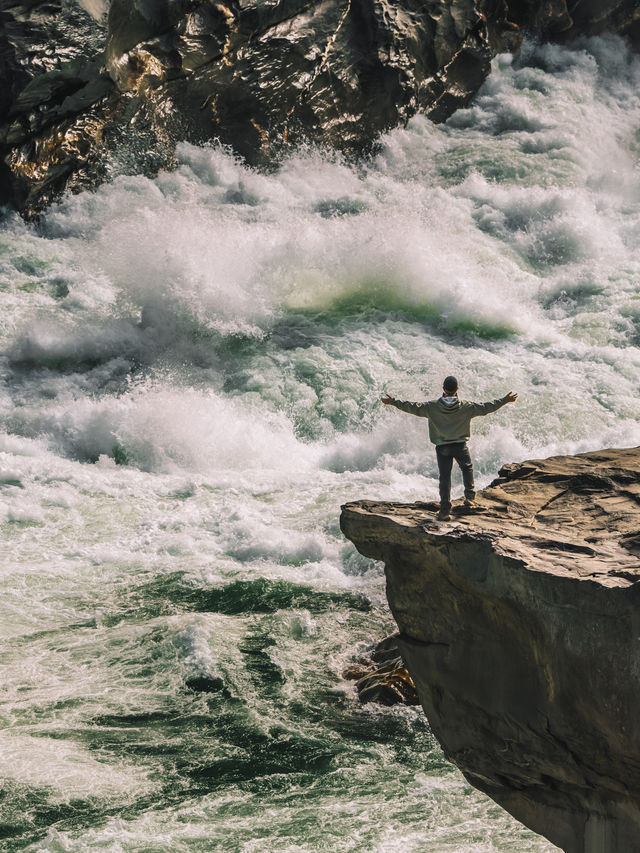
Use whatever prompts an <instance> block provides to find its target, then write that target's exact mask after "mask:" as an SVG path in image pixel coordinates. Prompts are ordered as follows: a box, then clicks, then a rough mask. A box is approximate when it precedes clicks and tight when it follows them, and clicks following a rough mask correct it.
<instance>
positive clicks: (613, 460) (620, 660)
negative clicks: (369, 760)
mask: <svg viewBox="0 0 640 853" xmlns="http://www.w3.org/2000/svg"><path fill="white" fill-rule="evenodd" d="M639 509H640V448H634V449H628V450H605V451H602V452H598V453H587V454H580V455H578V456H571V457H554V458H551V459H545V460H534V461H530V462H524V463H521V464H514V465H506V466H505V467H504V468H503V469H502V470H501V471H500V474H499V478H498V479H497V480H495V481H494V482H493V483H492V484H491V485H490V486H489V487H488V488H487V489H485V490H484V491H483V492H481V493H480V494H479V497H478V507H477V508H476V509H474V510H472V511H468V512H467V513H465V512H464V508H463V507H459V508H457V512H456V508H454V515H453V518H452V520H451V521H450V522H440V523H438V522H437V521H436V520H435V514H434V511H433V509H429V508H428V505H420V504H413V505H412V504H389V503H375V502H372V501H360V502H358V503H352V504H347V505H346V506H345V507H344V508H343V513H342V518H341V525H342V530H343V531H344V533H345V535H346V536H347V537H348V538H349V539H351V540H352V541H353V542H354V544H355V545H356V547H357V548H358V550H359V551H360V552H361V553H363V554H365V555H366V556H368V557H372V558H374V559H378V560H383V561H384V562H385V565H386V573H387V596H388V599H389V603H390V606H391V610H392V612H393V615H394V617H395V619H396V622H397V624H398V627H399V629H400V632H401V633H400V638H399V647H400V649H401V651H402V656H403V658H404V660H405V661H406V663H407V666H408V669H409V672H410V673H411V676H412V677H413V680H414V682H415V685H416V688H417V690H418V695H419V697H420V700H421V702H422V705H423V707H424V710H425V713H426V715H427V717H428V719H429V723H430V725H431V727H432V729H433V731H434V733H435V734H436V736H437V737H438V739H439V740H440V742H441V744H442V746H443V748H444V750H445V753H446V754H447V756H448V757H449V758H450V759H451V760H452V761H453V762H454V763H455V764H457V765H458V767H459V768H460V769H461V770H462V772H463V773H464V775H465V776H466V778H467V779H468V780H469V781H470V782H471V783H472V784H473V785H475V786H476V787H477V788H479V789H480V790H482V791H484V792H485V793H487V794H488V795H489V796H490V797H492V798H493V799H494V800H495V801H496V802H498V803H499V804H500V805H502V806H503V807H504V808H505V809H507V811H509V812H510V813H511V814H512V815H514V816H515V817H516V818H517V819H518V820H520V821H522V823H524V824H526V825H527V826H528V827H530V828H531V829H533V830H534V831H536V832H539V833H541V834H542V835H544V836H546V837H547V838H548V839H549V840H550V841H552V842H553V843H554V844H556V845H558V846H559V847H561V848H562V849H563V850H565V851H567V853H637V851H640V715H639V714H638V708H640V514H639Z"/></svg>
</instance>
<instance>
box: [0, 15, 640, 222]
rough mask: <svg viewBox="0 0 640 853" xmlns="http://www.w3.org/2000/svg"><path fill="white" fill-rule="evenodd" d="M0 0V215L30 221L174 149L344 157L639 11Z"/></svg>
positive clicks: (634, 18) (631, 30)
mask: <svg viewBox="0 0 640 853" xmlns="http://www.w3.org/2000/svg"><path fill="white" fill-rule="evenodd" d="M84 5H85V6H86V7H87V8H88V9H91V10H92V12H93V15H91V14H89V12H87V11H85V9H84V8H82V7H81V6H80V5H78V4H77V3H76V0H6V2H5V3H4V5H3V9H2V13H1V15H0V72H1V73H2V77H3V82H6V85H5V86H4V87H3V90H2V92H0V160H1V161H2V166H1V167H0V203H11V204H13V205H14V206H15V207H17V208H18V209H19V210H20V211H22V212H23V213H24V214H25V215H27V216H30V215H34V214H36V213H37V212H38V211H39V210H42V209H43V208H44V207H46V206H47V205H48V204H49V203H50V202H51V201H52V200H53V199H55V198H57V197H58V196H59V195H60V194H61V193H62V192H63V191H64V190H65V189H71V190H76V191H78V190H80V189H83V188H85V187H90V186H96V185H97V184H99V183H101V182H102V181H104V180H108V179H109V178H110V177H111V176H113V175H114V174H117V172H118V170H121V171H122V170H124V171H128V172H144V173H146V174H150V175H153V174H155V173H156V172H157V171H158V170H159V169H160V168H167V167H171V166H172V165H173V163H174V153H175V145H176V142H178V141H180V140H187V141H190V142H193V143H203V142H208V141H211V140H217V141H219V142H221V143H222V144H225V145H228V146H230V147H231V148H232V149H233V150H234V151H235V152H236V153H238V154H239V155H240V156H241V157H243V158H244V159H245V160H246V161H247V162H248V163H250V164H254V165H258V166H267V165H270V164H273V163H274V162H275V161H277V159H278V158H279V157H280V156H281V155H282V154H283V153H285V152H287V151H289V150H291V149H292V147H295V146H297V145H299V144H302V143H305V142H311V143H313V144H316V145H320V146H324V147H326V148H329V149H333V150H338V151H340V152H343V153H344V154H347V155H356V154H362V153H365V152H367V151H370V150H371V147H372V145H374V143H375V140H376V139H377V137H378V136H379V135H380V134H381V133H382V132H384V131H386V130H388V129H390V128H392V127H395V126H397V125H400V124H403V123H405V122H406V121H407V120H408V119H409V118H410V117H411V116H412V115H414V114H415V113H416V112H418V111H421V112H423V113H425V114H426V115H427V116H429V117H430V118H431V119H433V120H434V121H443V120H444V119H446V118H447V117H448V116H450V115H451V114H452V113H453V112H454V111H455V110H456V109H458V108H459V107H461V106H465V105H466V104H468V103H469V101H470V99H471V98H472V97H473V95H474V94H475V93H476V92H477V90H478V88H479V87H480V86H481V84H482V83H483V81H484V80H485V78H486V77H487V75H488V74H489V71H490V64H491V59H492V58H493V57H494V56H495V55H496V53H498V52H502V51H514V50H517V49H518V46H519V44H520V42H521V40H522V37H523V33H524V32H527V31H530V32H534V33H535V34H537V36H538V37H540V38H559V39H565V38H571V37H574V36H576V35H580V34H585V33H586V34H592V33H599V32H605V31H606V32H616V33H620V34H622V35H626V36H628V37H629V38H631V39H632V40H635V42H636V43H637V42H638V41H640V39H639V36H640V9H639V8H638V5H637V3H636V2H635V0H604V2H601V3H596V2H595V0H594V1H593V2H582V3H569V4H568V5H567V1H566V0H442V2H428V3H420V2H416V0H394V2H392V0H233V1H232V0H138V2H133V0H112V2H111V4H110V6H109V9H108V15H107V13H106V11H105V10H106V6H104V7H103V5H102V0H84Z"/></svg>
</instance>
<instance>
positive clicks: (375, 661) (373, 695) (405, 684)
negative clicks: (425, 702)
mask: <svg viewBox="0 0 640 853" xmlns="http://www.w3.org/2000/svg"><path fill="white" fill-rule="evenodd" d="M342 677H343V678H346V679H349V680H352V681H355V683H356V684H355V687H356V692H357V694H358V699H359V700H360V701H361V702H362V703H363V704H366V703H367V702H376V703H378V704H379V705H419V704H420V700H419V699H418V694H417V693H416V688H415V684H414V683H413V681H412V679H411V676H410V675H409V672H408V670H407V667H406V664H405V662H404V661H403V660H402V655H401V654H400V649H399V648H398V634H392V635H391V636H390V637H385V639H384V640H380V642H379V643H376V645H375V646H374V647H373V648H371V649H369V650H368V652H367V653H366V654H363V655H361V656H360V657H359V658H358V660H357V662H356V663H352V664H351V665H350V666H348V667H347V668H346V669H345V670H344V672H343V673H342Z"/></svg>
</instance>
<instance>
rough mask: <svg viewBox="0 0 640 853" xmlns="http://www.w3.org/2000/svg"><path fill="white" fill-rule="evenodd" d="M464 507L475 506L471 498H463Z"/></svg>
mask: <svg viewBox="0 0 640 853" xmlns="http://www.w3.org/2000/svg"><path fill="white" fill-rule="evenodd" d="M464 505H465V506H475V505H476V502H475V501H474V499H473V498H465V499H464Z"/></svg>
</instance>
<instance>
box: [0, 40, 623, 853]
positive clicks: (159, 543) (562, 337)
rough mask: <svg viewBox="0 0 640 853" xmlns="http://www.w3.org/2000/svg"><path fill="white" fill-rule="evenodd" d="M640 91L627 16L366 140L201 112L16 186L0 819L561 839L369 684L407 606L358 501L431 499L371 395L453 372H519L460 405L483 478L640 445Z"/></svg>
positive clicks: (477, 844)
mask: <svg viewBox="0 0 640 853" xmlns="http://www.w3.org/2000/svg"><path fill="white" fill-rule="evenodd" d="M639 92H640V61H639V60H638V59H634V58H633V57H631V56H630V55H629V54H628V53H627V51H626V49H625V47H624V44H623V43H622V42H620V41H617V40H615V39H602V40H594V41H590V42H584V43H581V44H579V45H576V46H573V47H572V48H565V47H534V46H531V45H529V46H526V47H525V50H524V52H523V54H522V56H521V57H520V58H519V59H517V60H516V59H513V58H512V57H510V56H502V57H499V58H498V59H497V60H496V61H495V67H494V72H493V74H492V76H491V77H490V79H489V80H488V81H487V83H486V84H485V86H484V88H483V89H482V91H481V92H480V94H479V96H478V97H477V98H476V100H475V102H474V104H473V105H472V107H471V108H470V109H467V110H463V111H461V112H458V113H457V114H456V115H455V116H454V117H453V118H452V119H450V121H449V122H448V123H447V124H446V125H443V126H434V125H431V124H430V123H429V122H428V121H425V120H423V119H421V118H416V119H415V120H413V121H412V122H411V123H410V125H409V126H408V127H407V128H406V129H404V130H398V131H394V132H393V133H390V134H389V135H388V136H386V137H385V138H384V139H383V140H382V147H381V150H380V152H379V154H378V155H377V156H376V157H375V158H374V159H372V160H371V161H368V162H366V163H360V164H357V165H352V164H348V163H344V162H342V161H341V160H340V159H339V158H336V157H331V156H328V155H326V154H322V153H318V152H307V153H304V154H300V155H298V156H296V157H293V158H292V159H290V160H288V161H287V162H285V163H284V164H283V165H282V167H281V168H280V169H279V170H278V171H277V172H275V173H273V174H260V173H257V172H254V171H251V170H249V169H247V168H245V167H243V166H242V165H240V164H239V163H237V162H236V161H235V160H234V159H233V158H232V157H231V156H230V155H229V154H228V153H225V152H224V151H221V150H219V149H216V148H204V149H201V148H196V147H193V146H190V145H182V146H180V149H179V160H180V165H179V167H178V168H177V169H176V171H174V172H172V173H168V174H161V175H160V176H159V177H158V178H157V179H155V180H149V179H147V178H144V177H127V176H123V175H120V176H118V175H117V171H118V166H117V163H116V164H114V179H113V181H112V182H111V183H110V184H109V185H105V186H103V187H102V188H101V189H100V190H98V191H97V192H95V193H85V194H83V195H80V196H75V197H68V198H66V199H65V200H64V201H63V202H62V203H61V204H60V205H59V206H57V207H55V208H53V209H51V210H50V211H49V212H48V213H47V214H46V216H45V217H44V218H43V220H42V221H41V222H40V223H39V224H38V225H37V226H35V225H26V224H24V223H23V222H22V221H20V220H19V219H18V218H17V217H15V216H14V215H10V214H6V215H5V216H4V219H3V221H2V224H1V226H0V290H1V295H2V303H3V306H4V307H3V311H2V314H1V315H0V317H1V322H0V334H1V335H2V341H3V343H2V362H1V365H2V366H1V370H2V390H1V391H0V494H1V498H2V500H1V505H0V523H1V524H2V549H3V559H2V569H1V570H2V589H3V594H2V597H1V598H0V614H1V618H0V631H1V634H2V642H1V646H0V649H1V659H2V681H1V685H0V691H1V693H0V696H1V705H0V715H1V724H2V725H1V730H0V759H1V760H0V776H1V777H2V785H1V797H0V838H1V839H2V840H0V848H1V849H3V850H6V851H18V850H20V851H22V850H28V851H51V853H54V852H55V853H59V851H90V852H91V853H93V851H112V853H116V851H117V853H120V851H124V853H133V851H136V853H174V851H176V853H181V851H189V852H190V851H214V850H215V851H242V853H254V852H255V853H263V852H265V853H272V851H278V853H285V852H286V853H294V851H295V853H312V851H340V853H342V851H358V853H361V851H364V853H369V852H370V851H376V853H392V851H398V853H422V851H425V852H426V851H428V853H445V851H449V853H487V851H511V853H527V851H531V853H534V851H535V853H542V851H547V853H548V851H551V850H554V849H555V848H553V847H552V846H551V845H550V844H548V843H547V842H546V841H544V839H541V838H539V837H537V836H535V835H533V834H532V833H531V832H529V831H527V830H526V829H524V828H523V827H521V826H520V825H519V824H517V823H516V822H515V821H514V820H512V819H511V818H510V817H509V816H508V815H507V814H506V813H504V812H503V811H502V810H501V809H500V808H498V807H497V806H496V805H495V804H494V803H492V802H491V801H490V800H488V799H487V798H485V797H484V796H482V795H481V794H479V793H478V792H476V791H475V790H474V789H472V788H471V787H470V786H469V785H468V784H467V783H466V782H465V780H464V779H463V777H462V776H461V775H460V773H459V772H458V771H457V770H456V769H455V768H454V767H452V766H451V765H449V764H448V763H447V761H446V760H445V759H444V756H443V754H442V751H441V749H440V748H439V746H438V744H437V743H436V742H435V740H434V738H433V736H432V735H431V733H430V730H429V726H428V723H427V721H426V720H425V718H424V715H423V712H422V710H421V709H419V708H393V709H385V708H382V707H379V706H373V705H367V706H361V705H359V703H358V701H357V699H356V697H355V694H354V689H353V683H352V682H349V681H345V680H344V679H343V678H342V671H343V669H344V668H345V666H347V665H348V664H349V663H350V662H351V661H352V660H353V658H354V655H357V654H358V652H361V651H362V650H363V649H364V648H366V647H367V645H369V644H371V643H373V642H375V641H376V640H378V639H381V638H382V637H384V636H385V635H386V634H387V633H389V632H390V631H391V630H392V629H393V621H392V618H391V616H390V614H389V612H388V609H387V606H386V599H385V594H384V575H383V570H382V566H381V565H379V564H377V563H373V562H371V561H369V560H366V559H364V558H363V557H361V556H359V555H358V554H357V552H356V551H355V549H354V548H353V547H352V546H351V545H350V544H349V543H348V542H346V541H345V540H344V539H343V538H342V536H341V534H340V530H339V527H338V518H339V509H340V504H341V503H344V502H345V501H348V500H356V499H360V498H385V499H392V500H393V499H396V500H401V501H407V500H425V499H434V498H436V497H437V480H436V464H435V454H434V452H433V449H432V448H431V446H429V445H428V441H427V437H426V426H425V422H424V421H421V420H419V419H417V418H411V417H410V416H408V415H403V414H401V413H399V412H398V411H396V410H390V409H387V408H386V407H383V406H382V405H381V404H380V403H379V397H380V395H381V393H383V392H385V391H388V392H390V393H392V394H394V395H396V396H400V397H402V398H404V399H418V400H420V399H425V398H430V397H433V396H436V395H437V394H438V392H439V388H440V385H441V382H442V378H443V377H444V376H445V375H446V374H448V373H455V374H456V375H457V376H458V378H459V380H460V383H461V394H462V396H464V397H466V398H469V399H479V400H485V399H493V398H494V397H496V396H499V395H502V394H504V393H505V392H507V391H509V390H515V391H518V392H519V394H520V399H519V400H518V402H517V404H516V405H514V406H508V407H507V408H505V409H502V410H501V411H500V412H498V413H496V414H494V415H491V416H490V417H488V418H486V419H480V420H478V421H476V422H475V433H474V436H472V444H471V448H472V452H473V455H474V458H475V464H476V471H477V480H478V482H479V485H481V486H482V485H486V484H487V483H488V482H489V481H490V480H491V479H492V478H493V477H494V476H495V474H496V472H497V470H498V468H499V467H500V465H501V464H503V463H505V462H509V461H515V460H521V459H525V458H531V457H536V456H544V455H551V454H555V453H570V452H577V451H583V450H591V449H595V448H599V447H602V446H628V445H636V444H640V425H639V423H638V420H639V418H640V387H639V382H638V372H639V368H640V349H639V346H640V288H639V282H640V278H639V276H640V255H639V253H638V245H639V243H640V180H639V172H638V157H639V155H640V130H639V129H640V99H639V95H638V93H639ZM456 476H458V475H456ZM454 487H455V490H456V491H455V492H454V493H456V494H459V492H460V483H459V479H458V480H455V481H454ZM203 687H206V690H203V689H202V688H203Z"/></svg>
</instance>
